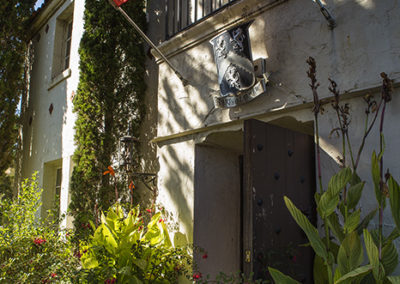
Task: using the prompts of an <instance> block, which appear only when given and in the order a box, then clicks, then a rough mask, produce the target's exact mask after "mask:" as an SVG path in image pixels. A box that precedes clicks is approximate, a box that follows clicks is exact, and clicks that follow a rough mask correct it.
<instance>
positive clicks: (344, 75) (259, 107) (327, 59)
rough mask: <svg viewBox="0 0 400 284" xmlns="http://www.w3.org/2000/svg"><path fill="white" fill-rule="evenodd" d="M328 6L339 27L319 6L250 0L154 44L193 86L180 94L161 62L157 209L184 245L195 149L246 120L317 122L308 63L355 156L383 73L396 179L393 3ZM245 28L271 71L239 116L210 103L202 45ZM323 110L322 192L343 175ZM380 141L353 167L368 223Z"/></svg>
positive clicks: (399, 62)
mask: <svg viewBox="0 0 400 284" xmlns="http://www.w3.org/2000/svg"><path fill="white" fill-rule="evenodd" d="M325 3H326V4H327V7H328V9H329V10H330V11H331V13H332V14H333V16H334V17H335V19H336V22H337V27H336V28H334V29H333V30H331V29H329V28H328V25H327V22H326V20H325V19H324V17H323V15H322V14H321V13H320V11H319V8H318V6H317V5H316V4H315V3H314V2H313V1H311V0H309V1H298V0H287V1H279V0H278V1H274V0H265V1H256V0H246V1H238V2H236V3H235V4H233V5H231V6H229V7H228V8H226V9H224V10H222V11H221V12H219V13H217V14H216V15H214V16H212V17H210V18H207V19H206V20H205V21H202V22H201V23H199V24H197V25H195V26H193V27H192V28H190V29H187V30H185V31H184V32H182V33H180V34H178V35H176V36H175V37H173V38H171V39H170V40H169V41H166V42H164V43H162V44H161V45H160V48H161V50H162V51H163V52H164V53H165V54H167V55H169V59H170V60H171V62H172V64H174V65H175V66H176V67H177V69H178V70H179V71H180V72H181V73H182V74H183V75H184V77H185V78H186V79H187V80H189V85H188V86H183V85H182V82H181V81H180V80H179V79H178V78H177V77H176V76H175V75H174V74H173V72H172V71H171V69H170V68H169V67H168V66H167V65H166V64H165V63H163V62H162V61H159V77H158V127H157V137H156V138H155V139H154V140H153V141H154V142H155V143H157V144H158V146H159V147H158V152H157V157H158V161H159V166H160V171H159V173H158V187H159V192H160V194H159V201H160V202H161V203H163V204H164V205H165V206H166V208H167V209H168V210H170V211H171V212H174V216H176V220H179V219H181V220H182V222H181V223H180V224H181V225H180V227H179V231H180V232H181V233H184V234H185V235H186V237H185V238H186V239H187V240H188V241H191V240H192V234H193V212H194V209H193V206H194V202H195V201H194V195H195V193H194V184H193V181H194V179H195V169H194V161H195V154H194V153H195V151H194V149H195V145H196V144H198V143H201V142H203V141H204V140H205V139H206V137H207V136H208V135H209V134H210V133H213V132H220V131H228V130H240V129H242V127H243V120H244V119H247V118H257V119H260V120H263V121H273V120H276V119H278V118H282V117H287V116H290V117H293V118H295V119H296V120H298V121H300V122H310V121H313V113H312V112H311V108H312V99H313V98H312V93H311V91H310V88H309V86H308V84H309V79H308V78H307V75H306V70H307V69H308V66H307V64H306V62H305V61H306V59H307V58H308V56H312V57H314V58H315V59H316V62H317V78H318V80H319V82H320V83H321V86H320V87H319V89H318V90H319V94H320V96H321V97H322V98H326V99H327V100H326V102H329V97H330V96H331V94H330V93H329V91H328V84H329V81H328V78H332V79H334V80H335V81H336V82H337V83H338V86H339V88H340V91H341V93H342V94H344V96H343V98H345V99H346V102H348V103H349V104H350V107H351V126H350V135H351V136H350V139H351V141H352V145H353V147H354V150H353V151H356V150H358V146H359V145H360V142H361V137H362V133H363V129H364V117H365V111H364V110H365V104H364V103H363V100H362V98H361V96H362V95H365V94H366V93H371V94H373V95H374V96H375V98H376V99H379V96H380V94H379V90H380V84H381V78H380V76H379V74H380V72H386V73H387V74H388V75H389V77H390V78H391V79H393V81H394V83H395V86H396V89H395V93H394V95H393V101H392V102H391V103H390V105H389V106H388V109H387V114H386V118H385V140H386V144H387V148H386V157H385V160H384V161H385V162H384V163H385V168H390V170H391V173H392V174H393V176H395V177H397V178H399V177H400V165H399V164H398V155H399V154H398V151H397V150H396V147H397V145H398V140H399V139H400V135H399V134H398V133H399V131H398V130H399V126H398V123H397V121H398V120H399V119H400V117H399V115H398V111H397V110H398V107H399V103H400V100H399V98H398V95H397V94H398V93H399V89H398V85H399V82H400V69H399V66H400V56H399V54H400V52H399V51H400V33H399V31H400V30H399V29H398V26H399V24H400V17H398V15H399V14H400V5H399V2H398V1H396V0H383V1H374V0H364V1H352V0H327V1H325ZM250 19H253V20H254V23H253V24H252V25H251V27H250V37H251V46H252V52H253V59H256V58H259V57H263V58H266V62H267V71H268V72H269V73H270V74H271V76H270V82H269V85H268V90H267V93H266V94H264V95H262V96H260V97H259V98H257V99H255V100H254V101H252V102H250V103H248V104H246V105H243V106H240V107H236V108H233V109H216V108H214V105H213V100H212V96H213V95H215V94H216V92H218V84H217V73H216V72H217V70H216V67H215V65H214V59H213V52H212V48H211V45H210V44H209V42H208V41H209V40H210V39H211V38H212V37H213V36H215V35H216V34H217V33H219V32H220V31H223V30H225V29H227V28H230V27H232V26H234V25H235V24H238V23H241V22H245V21H248V20H250ZM161 26H162V21H154V22H150V30H152V29H153V30H155V29H157V28H160V27H161ZM153 54H154V55H156V53H155V52H153ZM324 108H325V113H324V115H323V116H322V117H321V122H320V134H321V146H322V149H323V154H322V168H323V182H324V184H327V182H328V178H329V176H331V175H332V174H334V173H335V172H337V171H338V170H339V167H338V163H337V156H338V155H340V151H341V140H340V139H337V138H335V137H334V136H333V137H331V138H330V132H331V130H332V129H333V128H336V127H337V126H338V124H337V121H336V118H335V113H334V112H333V110H332V109H331V107H330V105H329V103H328V104H327V105H325V107H324ZM277 123H278V124H280V122H279V121H278V122H277ZM284 126H288V125H284ZM289 127H290V125H289ZM294 127H296V125H294ZM378 136H379V135H378V133H377V126H375V128H374V129H373V131H372V132H371V134H370V137H369V138H368V141H367V146H366V147H365V149H364V155H363V156H362V158H361V161H360V165H359V173H360V175H361V177H362V179H363V180H366V181H367V186H366V188H365V192H366V194H365V195H364V197H363V199H362V201H361V206H362V208H363V212H364V214H365V213H366V212H368V211H369V210H371V209H373V208H375V207H376V202H375V198H374V195H373V189H372V182H371V179H370V177H369V175H370V157H371V153H372V150H374V149H375V150H378V147H379V144H378V143H379V138H378ZM374 222H375V224H376V220H375V221H374ZM384 223H385V232H386V233H388V232H390V231H391V229H393V221H392V220H391V216H390V211H388V210H386V211H385V219H384ZM373 225H374V224H373ZM398 244H399V243H398ZM398 247H399V246H398Z"/></svg>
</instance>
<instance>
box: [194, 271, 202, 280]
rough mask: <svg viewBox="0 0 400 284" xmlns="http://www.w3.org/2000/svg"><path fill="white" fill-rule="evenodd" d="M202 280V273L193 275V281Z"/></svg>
mask: <svg viewBox="0 0 400 284" xmlns="http://www.w3.org/2000/svg"><path fill="white" fill-rule="evenodd" d="M200 278H201V273H200V272H196V273H194V274H193V279H195V280H196V279H200Z"/></svg>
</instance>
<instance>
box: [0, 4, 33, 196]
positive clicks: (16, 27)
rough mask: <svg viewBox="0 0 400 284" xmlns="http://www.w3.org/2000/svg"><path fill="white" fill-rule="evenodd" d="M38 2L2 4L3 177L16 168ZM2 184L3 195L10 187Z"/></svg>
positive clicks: (0, 165) (0, 97)
mask: <svg viewBox="0 0 400 284" xmlns="http://www.w3.org/2000/svg"><path fill="white" fill-rule="evenodd" d="M35 2H36V1H35V0H23V1H18V0H10V1H2V2H1V4H0V27H1V29H0V176H2V177H4V175H5V173H4V172H5V171H6V170H7V168H9V167H12V166H13V160H14V153H15V149H14V148H15V144H16V142H17V135H18V114H17V113H16V110H17V106H18V103H19V101H20V97H21V95H22V94H23V92H24V91H25V89H26V88H25V83H26V82H25V78H24V62H25V58H26V56H27V49H28V42H29V36H30V35H29V32H28V29H29V18H30V16H31V14H32V12H33V7H34V4H35ZM3 185H4V184H0V193H8V195H9V191H6V190H7V189H9V187H3Z"/></svg>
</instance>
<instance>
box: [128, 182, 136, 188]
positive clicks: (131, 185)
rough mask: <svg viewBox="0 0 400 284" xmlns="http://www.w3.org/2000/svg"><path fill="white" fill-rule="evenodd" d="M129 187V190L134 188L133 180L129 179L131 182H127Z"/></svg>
mask: <svg viewBox="0 0 400 284" xmlns="http://www.w3.org/2000/svg"><path fill="white" fill-rule="evenodd" d="M129 189H130V190H133V189H135V185H134V184H133V181H131V183H130V184H129Z"/></svg>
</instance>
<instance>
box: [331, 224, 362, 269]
mask: <svg viewBox="0 0 400 284" xmlns="http://www.w3.org/2000/svg"><path fill="white" fill-rule="evenodd" d="M363 257H364V256H363V247H362V245H361V240H360V237H359V236H358V234H357V232H355V231H353V232H352V233H350V234H349V235H347V236H346V238H345V239H344V240H343V242H342V244H341V245H340V248H339V253H338V257H337V263H338V268H339V271H340V273H341V275H345V274H347V273H349V272H350V271H352V270H354V269H355V268H357V267H359V266H360V265H361V263H362V261H363Z"/></svg>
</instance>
